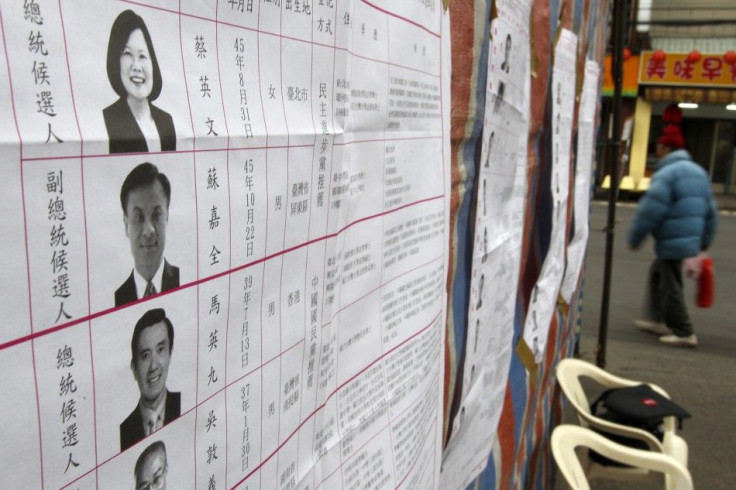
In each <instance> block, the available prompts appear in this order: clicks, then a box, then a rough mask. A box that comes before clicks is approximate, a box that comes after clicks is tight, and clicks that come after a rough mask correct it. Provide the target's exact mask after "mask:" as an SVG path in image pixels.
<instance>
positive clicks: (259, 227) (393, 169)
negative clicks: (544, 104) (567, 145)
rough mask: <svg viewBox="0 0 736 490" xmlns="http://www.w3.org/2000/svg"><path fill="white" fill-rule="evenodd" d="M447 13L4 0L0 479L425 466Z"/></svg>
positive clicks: (165, 479)
mask: <svg viewBox="0 0 736 490" xmlns="http://www.w3.org/2000/svg"><path fill="white" fill-rule="evenodd" d="M447 20H448V19H447V14H444V13H443V9H442V6H441V4H439V3H438V2H434V1H421V2H401V3H399V4H395V3H394V2H388V1H381V0H374V1H370V2H369V1H358V0H311V1H310V0H301V1H299V0H293V1H292V0H266V1H261V2H256V1H253V0H181V1H179V0H158V1H153V0H150V1H147V0H141V1H136V2H129V1H112V0H105V1H101V0H95V1H92V0H61V1H57V0H53V1H52V0H22V1H17V0H13V1H11V0H0V27H1V28H2V29H1V31H0V33H1V34H2V36H1V37H0V43H1V45H0V93H2V94H6V95H5V96H4V97H2V98H0V111H2V114H3V115H5V117H3V118H0V145H1V147H2V154H3V160H2V163H0V165H1V166H2V169H3V170H4V178H3V180H2V183H0V191H1V192H0V201H2V209H3V211H4V214H5V217H6V219H5V222H4V224H3V226H2V230H3V236H4V237H5V238H4V240H3V243H2V245H1V246H0V247H2V253H0V269H2V270H3V272H4V276H5V280H4V281H3V284H2V286H0V288H2V289H1V291H0V293H1V296H2V316H3V318H4V322H5V327H4V328H3V329H2V332H1V333H0V369H2V371H3V373H4V379H5V381H4V385H3V386H4V387H5V396H3V397H2V401H0V409H2V411H3V413H4V414H5V416H6V418H7V420H8V421H12V423H6V424H3V428H2V429H0V431H1V434H2V437H3V439H4V440H5V441H6V442H8V443H11V441H12V444H13V446H12V447H13V449H12V451H7V452H5V453H4V454H5V456H4V461H3V467H2V469H1V470H0V478H1V479H2V481H3V486H7V487H8V488H62V487H68V488H75V489H77V488H79V489H92V488H141V487H145V488H149V487H150V488H160V487H161V486H163V485H165V484H168V487H169V488H182V489H183V488H198V489H226V488H243V489H245V488H247V489H250V490H252V489H258V488H264V489H266V488H269V489H270V488H282V489H286V488H298V489H307V488H309V489H312V488H363V487H366V486H369V485H370V486H372V487H373V488H395V487H397V486H402V487H406V488H433V487H435V488H436V487H437V486H438V484H439V469H440V468H439V466H440V451H441V436H442V405H441V397H442V376H443V355H442V353H443V344H444V322H445V307H446V306H445V305H446V293H445V284H446V277H447V256H448V250H447V247H448V210H449V193H448V189H449V186H450V173H449V168H450V158H449V144H448V142H449V136H448V135H449V117H448V114H449V102H448V101H449V98H448V95H449V67H450V60H449V49H448V48H449V32H448V22H447Z"/></svg>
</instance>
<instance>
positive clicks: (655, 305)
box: [645, 259, 693, 337]
mask: <svg viewBox="0 0 736 490" xmlns="http://www.w3.org/2000/svg"><path fill="white" fill-rule="evenodd" d="M645 309H646V310H647V314H648V316H649V320H652V321H655V322H664V323H665V324H666V325H667V327H668V328H669V329H670V330H672V332H673V333H674V334H675V335H677V336H678V337H685V336H687V335H691V334H692V333H693V325H692V323H690V317H689V316H688V314H687V307H686V306H685V296H684V295H683V293H682V260H664V259H656V260H655V261H654V262H653V263H652V266H651V267H650V268H649V286H648V290H647V298H646V304H645Z"/></svg>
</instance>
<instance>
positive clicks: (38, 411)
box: [0, 8, 44, 488]
mask: <svg viewBox="0 0 736 490" xmlns="http://www.w3.org/2000/svg"><path fill="white" fill-rule="evenodd" d="M0 32H2V36H3V50H4V51H5V64H6V67H7V70H8V88H9V89H10V103H11V106H12V108H13V120H14V122H15V131H16V133H17V134H18V143H19V153H20V159H21V161H20V162H19V166H20V172H19V175H20V187H21V189H20V193H21V201H22V203H23V234H24V246H25V252H26V277H27V287H28V316H29V327H30V330H31V335H32V334H33V297H32V295H31V266H30V254H29V253H28V218H27V216H26V193H25V184H24V179H23V138H22V136H21V134H20V126H19V125H18V114H17V111H16V109H15V95H14V91H13V76H12V75H11V70H10V57H9V56H8V43H7V37H6V36H5V23H4V21H3V15H2V9H1V8H0ZM31 362H32V364H33V389H34V392H35V396H36V418H37V421H38V458H39V470H40V471H39V473H40V474H41V488H44V474H43V436H42V434H41V404H40V401H39V396H38V373H37V371H36V348H35V342H31Z"/></svg>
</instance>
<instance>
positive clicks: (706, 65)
mask: <svg viewBox="0 0 736 490" xmlns="http://www.w3.org/2000/svg"><path fill="white" fill-rule="evenodd" d="M653 55H654V51H644V52H642V54H641V65H640V66H639V83H640V84H642V85H702V86H711V87H714V86H715V87H719V86H720V87H722V86H724V85H727V86H729V87H733V85H734V83H736V63H728V62H727V61H726V60H725V59H724V56H723V54H703V55H701V56H700V59H699V60H698V61H695V62H693V61H691V60H689V59H688V56H687V55H688V53H666V55H665V57H664V59H658V58H657V57H656V56H653Z"/></svg>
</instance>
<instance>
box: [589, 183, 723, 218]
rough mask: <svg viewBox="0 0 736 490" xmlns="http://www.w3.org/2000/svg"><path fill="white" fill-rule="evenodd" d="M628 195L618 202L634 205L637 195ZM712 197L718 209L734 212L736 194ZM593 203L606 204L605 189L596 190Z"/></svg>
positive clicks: (624, 204)
mask: <svg viewBox="0 0 736 490" xmlns="http://www.w3.org/2000/svg"><path fill="white" fill-rule="evenodd" d="M629 196H630V197H629V198H628V199H627V198H626V197H627V196H624V195H621V196H619V199H618V204H619V205H622V206H636V202H637V201H636V199H638V197H634V196H637V195H635V194H630V195H629ZM713 197H715V199H716V203H718V210H719V211H721V212H725V213H727V214H736V194H722V193H720V194H719V193H715V194H713ZM594 203H595V204H597V205H606V204H608V196H607V194H606V191H603V190H600V189H599V190H597V191H596V193H595V197H594Z"/></svg>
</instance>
